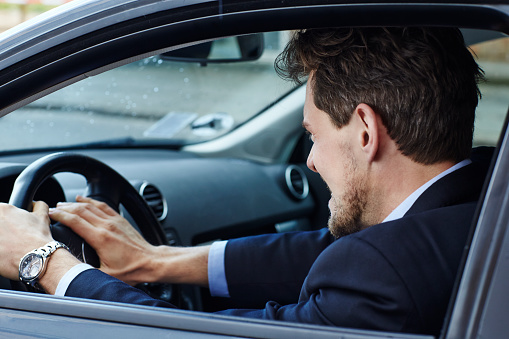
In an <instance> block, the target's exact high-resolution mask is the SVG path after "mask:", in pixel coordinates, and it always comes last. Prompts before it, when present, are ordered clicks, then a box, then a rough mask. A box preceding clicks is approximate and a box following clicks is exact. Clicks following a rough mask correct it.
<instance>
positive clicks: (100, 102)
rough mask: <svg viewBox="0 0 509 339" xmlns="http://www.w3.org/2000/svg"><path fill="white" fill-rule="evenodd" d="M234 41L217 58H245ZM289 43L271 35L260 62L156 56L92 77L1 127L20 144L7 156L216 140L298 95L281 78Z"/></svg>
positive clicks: (220, 47)
mask: <svg viewBox="0 0 509 339" xmlns="http://www.w3.org/2000/svg"><path fill="white" fill-rule="evenodd" d="M232 39H235V38H228V39H225V40H224V41H219V42H218V43H215V44H214V45H213V47H212V49H211V54H210V55H211V57H212V58H215V59H221V58H239V57H240V56H241V54H242V53H241V51H240V50H239V47H238V46H234V45H235V41H234V40H232ZM287 39H288V36H287V33H285V32H274V33H266V34H265V36H264V39H263V45H264V49H263V54H262V55H261V57H260V58H259V59H257V60H255V61H247V62H226V63H225V62H222V63H212V62H210V63H206V62H182V61H173V60H168V58H166V57H165V56H164V55H156V56H153V57H149V58H146V59H143V60H140V61H136V62H134V63H131V64H128V65H125V66H122V67H119V68H116V69H112V70H109V71H107V72H104V73H102V74H99V75H96V76H92V77H89V78H87V79H85V80H82V81H80V82H77V83H75V84H73V85H70V86H68V87H66V88H63V89H61V90H59V91H57V92H54V93H52V94H50V95H48V96H46V97H44V98H41V99H39V100H37V101H35V102H33V103H31V104H29V105H27V106H25V107H23V108H21V109H19V110H18V111H16V112H14V113H11V114H9V115H7V116H5V117H3V118H2V119H0V133H2V135H4V140H7V141H8V140H12V141H13V142H12V144H9V143H3V145H2V150H14V149H24V148H46V147H60V146H70V145H77V144H87V143H94V142H103V141H108V140H113V141H114V142H115V143H116V144H122V143H123V142H126V143H130V144H132V143H136V142H137V141H143V142H147V141H148V142H158V143H161V142H164V143H168V144H177V145H180V144H190V143H196V142H202V141H206V140H210V139H213V138H216V137H218V136H220V135H223V134H225V133H228V132H229V131H231V130H233V129H234V128H235V127H236V126H239V125H241V124H243V123H244V122H245V121H247V120H249V119H250V118H252V117H253V116H255V115H256V114H257V113H259V112H261V111H262V110H263V109H264V108H266V107H267V106H269V105H270V104H272V103H273V102H275V101H277V100H278V99H279V98H281V97H282V96H284V95H285V94H286V93H288V92H289V91H290V90H291V89H292V87H293V86H294V85H293V84H292V83H290V82H287V81H284V80H282V79H281V78H279V76H278V75H277V74H276V72H275V70H274V60H275V58H276V56H277V55H278V54H279V53H280V52H281V50H282V48H284V46H285V44H286V42H287ZM239 44H240V43H239Z"/></svg>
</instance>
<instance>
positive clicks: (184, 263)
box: [147, 246, 210, 286]
mask: <svg viewBox="0 0 509 339" xmlns="http://www.w3.org/2000/svg"><path fill="white" fill-rule="evenodd" d="M209 249H210V246H196V247H172V246H156V247H155V248H154V252H153V257H152V260H151V261H150V262H149V263H147V267H149V269H150V271H151V274H150V276H151V280H150V281H149V282H166V283H176V284H194V285H201V286H208V274H207V265H208V253H209Z"/></svg>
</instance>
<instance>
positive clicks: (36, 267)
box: [19, 241, 69, 290]
mask: <svg viewBox="0 0 509 339" xmlns="http://www.w3.org/2000/svg"><path fill="white" fill-rule="evenodd" d="M59 248H65V249H66V250H68V251H69V247H67V246H66V245H65V244H63V243H61V242H58V241H50V242H49V243H47V244H46V245H44V246H42V247H39V248H37V249H35V250H33V251H31V252H28V253H27V254H25V256H24V257H23V258H21V260H20V262H19V280H21V281H22V282H24V283H25V284H28V285H30V286H32V287H34V288H36V289H39V290H42V288H41V287H40V286H39V278H40V277H41V276H42V275H43V274H44V272H45V271H46V266H47V263H48V260H49V259H48V258H49V256H50V255H51V254H52V253H53V252H55V251H56V250H57V249H59Z"/></svg>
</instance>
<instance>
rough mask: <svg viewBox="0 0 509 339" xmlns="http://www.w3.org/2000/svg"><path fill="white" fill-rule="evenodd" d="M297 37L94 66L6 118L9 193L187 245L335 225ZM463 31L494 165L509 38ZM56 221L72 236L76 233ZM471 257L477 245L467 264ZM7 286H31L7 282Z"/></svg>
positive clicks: (162, 292)
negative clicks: (295, 50)
mask: <svg viewBox="0 0 509 339" xmlns="http://www.w3.org/2000/svg"><path fill="white" fill-rule="evenodd" d="M118 29H119V30H121V29H125V28H120V27H119V28H118ZM108 34H110V33H108ZM111 34H113V33H111ZM290 34H291V31H270V32H263V33H257V34H249V35H246V34H241V35H235V36H233V35H232V36H228V37H226V38H222V39H201V40H206V41H200V42H199V43H192V44H187V45H186V46H185V48H178V49H175V48H173V47H172V48H162V49H158V48H155V47H150V49H151V50H152V51H156V52H152V53H150V54H146V53H140V55H139V56H137V57H131V58H125V59H123V61H122V62H121V63H120V64H119V65H116V64H115V65H114V66H115V67H113V64H111V65H108V67H99V68H98V69H97V70H92V71H87V74H86V76H83V78H82V79H80V80H79V81H76V80H77V79H76V78H73V80H72V81H69V83H68V84H67V83H66V84H65V86H64V85H63V84H59V85H58V86H57V85H55V86H53V87H52V89H51V90H50V91H48V93H43V94H44V95H39V98H37V100H33V99H34V98H35V94H34V96H33V97H32V98H30V100H27V101H28V103H26V104H23V105H21V104H20V105H18V106H19V107H17V109H16V110H14V111H13V112H12V113H10V114H7V115H5V116H3V117H2V118H1V119H0V133H1V134H2V135H3V136H4V141H3V144H2V149H1V152H0V187H2V188H3V189H2V190H1V191H0V201H1V202H6V203H7V202H10V203H13V204H15V205H17V206H19V207H24V208H28V206H29V204H30V203H31V201H32V200H43V201H45V202H46V203H48V205H50V206H55V205H56V203H57V202H61V201H74V199H75V197H76V195H78V194H80V195H83V194H85V195H88V196H91V197H96V198H99V199H102V200H106V201H107V202H109V203H110V204H111V205H112V206H114V207H116V208H118V209H119V211H120V212H121V213H122V214H123V215H124V216H125V217H126V218H127V219H128V220H130V221H131V223H133V224H134V225H136V226H137V227H138V229H139V230H140V232H141V233H142V234H143V235H144V236H145V237H146V238H147V239H149V241H150V242H152V243H155V244H169V245H175V246H195V245H201V244H209V243H211V242H214V241H217V240H224V239H232V238H237V237H243V236H250V235H256V234H264V233H275V232H290V231H305V230H314V229H319V228H322V227H324V226H325V225H326V223H327V219H328V216H329V211H328V206H327V201H328V200H329V198H330V193H329V191H328V189H327V187H326V185H325V184H324V182H323V181H322V179H321V178H320V176H319V175H318V174H317V173H314V172H312V171H311V170H309V169H308V168H307V166H306V159H307V155H308V153H309V150H310V148H311V141H310V140H309V137H308V136H307V135H306V134H305V133H304V129H303V128H302V126H301V122H302V109H303V104H304V92H305V85H304V86H296V85H294V84H292V83H289V82H286V81H284V80H282V79H281V78H280V77H279V76H278V75H277V73H276V71H275V70H274V60H275V58H276V57H277V55H278V54H279V53H280V52H281V50H282V49H283V48H284V46H285V43H286V41H288V38H289V35H290ZM463 34H464V37H465V40H466V42H467V44H469V45H470V47H471V49H472V52H473V53H475V54H476V56H477V58H478V61H479V63H480V65H481V68H483V70H484V71H485V74H486V77H487V79H488V81H487V82H486V83H483V84H481V91H482V95H483V97H482V100H481V102H480V105H479V108H478V111H477V117H476V127H475V135H474V147H481V146H488V147H490V149H492V150H494V154H495V155H494V160H493V164H492V166H493V167H494V166H495V160H496V156H497V155H498V152H499V151H500V147H501V138H502V137H503V136H504V131H505V128H504V126H507V121H506V115H507V108H508V101H507V90H508V88H509V63H508V60H509V40H508V39H509V38H507V37H505V36H504V35H503V34H501V33H494V32H492V31H487V30H479V29H464V30H463ZM225 35H226V34H225ZM147 44H150V42H148V43H147ZM156 45H157V44H155V45H154V46H156ZM188 45H191V46H188ZM69 48H70V49H72V48H73V47H72V46H71V45H70V47H69ZM116 59H119V60H120V59H122V58H119V57H118V56H116ZM128 61H129V62H128ZM41 62H42V61H41ZM74 65H76V63H74ZM117 66H118V67H117ZM87 67H88V65H87ZM49 71H50V70H48V72H49ZM41 76H42V75H41ZM0 79H1V74H0ZM57 87H58V88H57ZM46 94H47V95H46ZM12 100H13V101H14V100H15V99H12ZM16 100H17V99H16ZM13 105H14V104H13ZM16 105H17V104H16ZM104 164H105V165H104ZM98 173H99V174H98ZM18 177H19V178H18ZM487 190H488V181H487V184H486V189H485V191H487ZM138 194H139V195H138ZM140 197H141V198H140ZM140 206H141V207H140ZM147 211H148V212H147ZM480 211H481V206H480V207H479V213H480ZM147 220H148V221H147ZM53 227H54V230H55V231H54V232H55V233H54V234H59V235H58V236H55V237H60V238H61V239H62V241H67V239H71V238H72V237H73V235H70V234H69V233H68V232H67V231H66V230H65V228H62V227H61V226H60V225H53ZM472 237H473V232H472ZM64 239H65V240H64ZM70 241H71V242H72V245H71V247H72V249H73V251H76V254H77V255H78V256H81V257H84V258H86V259H85V260H86V261H87V262H90V263H92V264H93V263H96V262H97V261H96V260H97V259H96V258H94V253H93V251H91V250H90V249H89V248H88V249H87V248H86V245H84V244H83V243H82V242H81V240H80V239H75V238H72V240H70ZM467 253H468V245H467V251H466V254H465V261H466V258H467ZM275 260H277V258H275ZM0 287H1V288H2V289H6V290H11V289H21V290H22V289H23V287H22V286H20V284H19V283H13V282H11V281H9V280H7V279H1V280H0ZM138 287H139V288H141V289H143V290H144V291H146V292H147V293H149V294H150V295H152V296H154V297H156V298H159V299H163V300H167V301H169V302H172V303H174V304H175V305H178V306H179V307H180V308H182V309H184V310H191V311H205V312H213V311H216V310H221V309H226V308H235V307H250V308H257V307H262V306H263V305H238V304H236V303H235V302H232V301H230V300H228V299H225V298H215V297H211V296H210V293H209V292H208V291H207V290H206V289H203V288H198V287H195V286H184V285H182V286H177V285H168V284H142V285H140V286H138ZM458 288H459V278H458ZM453 300H454V296H453ZM451 312H452V306H451V310H450V313H451ZM450 313H449V317H450V316H451V314H450Z"/></svg>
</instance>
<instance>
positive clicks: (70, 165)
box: [9, 152, 167, 290]
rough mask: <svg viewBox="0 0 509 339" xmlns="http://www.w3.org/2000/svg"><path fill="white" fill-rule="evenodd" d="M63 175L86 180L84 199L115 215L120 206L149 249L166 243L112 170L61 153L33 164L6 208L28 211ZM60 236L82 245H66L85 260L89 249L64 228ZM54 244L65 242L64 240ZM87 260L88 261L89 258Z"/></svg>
mask: <svg viewBox="0 0 509 339" xmlns="http://www.w3.org/2000/svg"><path fill="white" fill-rule="evenodd" d="M62 172H71V173H76V174H80V175H82V176H83V177H85V179H86V181H87V189H86V192H85V194H84V195H85V196H88V197H91V198H94V199H96V200H100V201H103V202H105V203H107V204H108V205H110V206H111V207H112V208H113V209H115V210H116V211H118V210H119V206H120V204H122V205H123V206H124V207H125V208H126V209H127V211H128V212H129V214H130V215H131V217H132V218H133V220H134V221H135V222H136V224H137V225H138V229H139V230H140V232H141V234H142V235H143V236H144V237H145V239H146V240H147V241H148V242H149V243H151V244H152V245H163V244H166V243H167V241H166V236H165V234H164V232H163V230H162V228H161V225H160V224H159V221H158V220H157V218H156V216H155V215H154V213H153V212H152V210H151V209H150V207H149V206H148V204H147V202H146V201H145V200H144V199H143V198H142V197H141V196H140V195H139V194H138V192H137V191H136V190H135V189H134V187H133V186H132V185H131V184H130V183H129V182H128V181H127V180H126V179H125V178H124V177H122V176H121V175H120V174H119V173H118V172H117V171H115V170H113V169H112V168H111V167H109V166H107V165H106V164H104V163H102V162H100V161H99V160H96V159H94V158H91V157H89V156H86V155H82V154H77V153H62V152H60V153H54V154H50V155H47V156H44V157H42V158H40V159H38V160H36V161H34V162H33V163H32V164H30V165H29V166H27V167H26V168H25V169H24V170H23V171H22V172H21V174H20V175H19V176H18V178H17V179H16V181H15V183H14V187H13V190H12V193H11V197H10V200H9V204H11V205H14V206H16V207H18V208H23V209H25V210H28V211H31V210H32V201H33V199H34V196H35V193H36V192H37V189H38V188H39V187H40V185H41V184H42V183H43V182H44V181H45V180H46V179H47V178H49V177H52V176H53V175H55V174H57V173H62ZM62 228H63V227H62ZM59 232H62V230H59ZM63 232H64V233H65V235H64V237H65V238H66V239H68V240H69V241H72V242H75V241H80V240H81V241H82V243H81V244H75V243H73V244H70V243H66V245H68V246H69V247H70V248H72V249H75V250H74V251H73V252H74V254H75V255H77V256H78V257H79V253H75V252H76V251H77V250H76V249H81V256H82V258H86V257H87V255H86V254H85V248H86V246H89V245H88V244H86V243H85V242H84V241H83V239H81V238H80V237H79V236H78V235H76V234H75V233H74V232H72V231H71V230H70V229H69V228H67V227H65V228H64V230H63ZM52 233H53V235H54V236H55V234H54V230H52ZM61 237H62V236H60V238H61ZM57 240H60V241H63V242H64V243H65V242H66V241H65V240H63V239H57ZM94 254H95V251H94ZM88 257H90V254H89V255H88ZM11 285H13V288H15V289H21V290H23V289H25V290H26V288H25V287H26V285H24V284H22V283H21V282H19V281H12V282H11Z"/></svg>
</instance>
